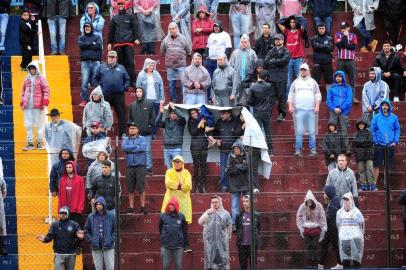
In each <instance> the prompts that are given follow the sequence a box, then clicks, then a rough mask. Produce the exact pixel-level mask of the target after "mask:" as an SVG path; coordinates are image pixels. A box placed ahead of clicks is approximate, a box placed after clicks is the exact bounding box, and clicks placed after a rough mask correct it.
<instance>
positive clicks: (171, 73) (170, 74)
mask: <svg viewBox="0 0 406 270" xmlns="http://www.w3.org/2000/svg"><path fill="white" fill-rule="evenodd" d="M184 73H185V67H178V68H167V79H168V82H169V96H170V99H171V101H174V102H175V103H176V101H177V98H178V97H177V94H176V81H180V80H181V79H182V77H183V74H184ZM180 89H183V86H182V83H181V85H180Z"/></svg>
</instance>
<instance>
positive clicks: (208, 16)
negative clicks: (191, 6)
mask: <svg viewBox="0 0 406 270" xmlns="http://www.w3.org/2000/svg"><path fill="white" fill-rule="evenodd" d="M200 12H203V13H205V14H206V18H210V13H209V12H208V11H207V7H206V6H200V8H199V10H198V11H197V12H196V18H199V13H200Z"/></svg>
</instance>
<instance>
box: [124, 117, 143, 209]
mask: <svg viewBox="0 0 406 270" xmlns="http://www.w3.org/2000/svg"><path fill="white" fill-rule="evenodd" d="M140 129H141V128H140V125H139V124H137V123H134V122H131V123H129V124H128V137H127V138H125V139H124V140H123V141H122V142H121V149H122V150H123V152H125V153H126V170H125V178H126V180H127V189H128V193H129V194H128V201H129V207H128V209H127V212H126V214H132V213H134V200H135V191H138V192H139V196H140V205H141V208H140V213H144V215H146V214H147V213H148V212H147V208H146V207H145V181H146V180H145V175H146V168H145V167H146V163H147V160H146V154H145V152H146V150H147V141H146V139H145V138H144V136H141V135H140Z"/></svg>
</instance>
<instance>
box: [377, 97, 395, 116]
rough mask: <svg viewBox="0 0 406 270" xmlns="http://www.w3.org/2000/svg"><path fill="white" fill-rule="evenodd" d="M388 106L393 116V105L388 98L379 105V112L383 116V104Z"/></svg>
mask: <svg viewBox="0 0 406 270" xmlns="http://www.w3.org/2000/svg"><path fill="white" fill-rule="evenodd" d="M385 103H386V104H388V105H389V111H388V112H389V114H391V113H392V104H391V103H390V100H389V99H388V98H387V99H385V100H384V101H382V102H381V104H380V105H379V112H380V113H381V114H382V113H383V112H382V105H383V104H385Z"/></svg>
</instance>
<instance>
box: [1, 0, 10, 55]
mask: <svg viewBox="0 0 406 270" xmlns="http://www.w3.org/2000/svg"><path fill="white" fill-rule="evenodd" d="M10 5H11V0H3V1H1V3H0V55H1V54H4V51H5V50H6V47H5V45H4V44H5V41H6V32H7V24H8V17H9V14H10Z"/></svg>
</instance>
